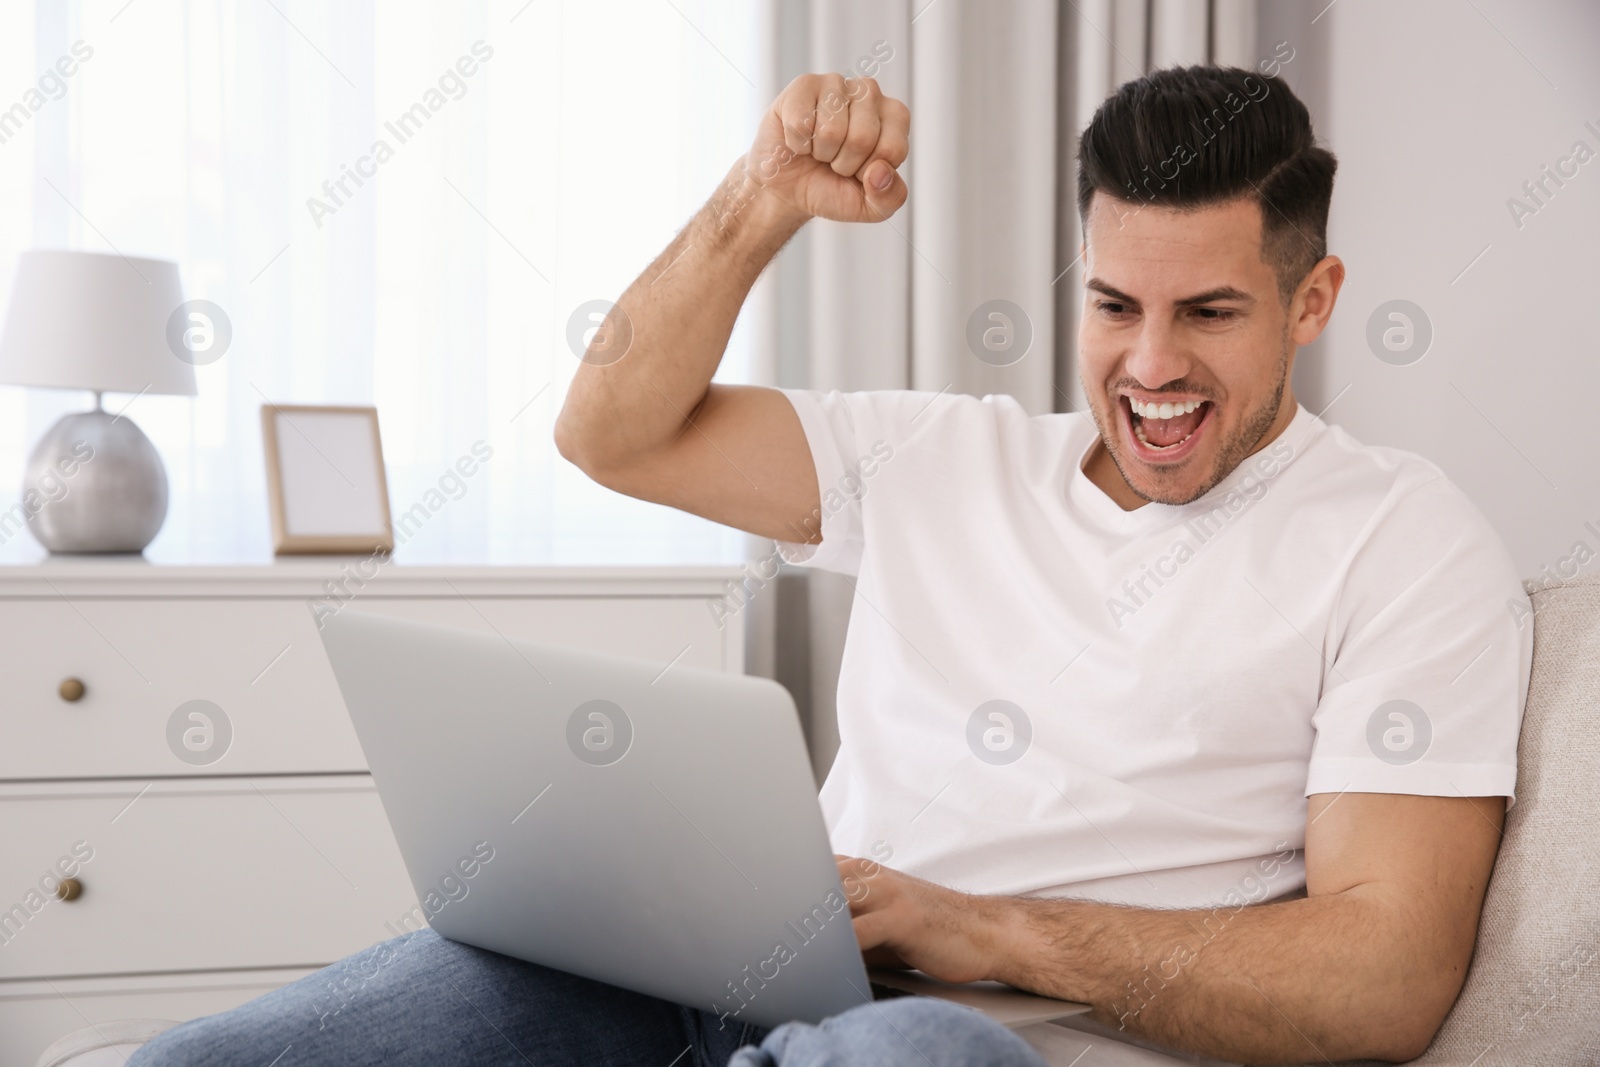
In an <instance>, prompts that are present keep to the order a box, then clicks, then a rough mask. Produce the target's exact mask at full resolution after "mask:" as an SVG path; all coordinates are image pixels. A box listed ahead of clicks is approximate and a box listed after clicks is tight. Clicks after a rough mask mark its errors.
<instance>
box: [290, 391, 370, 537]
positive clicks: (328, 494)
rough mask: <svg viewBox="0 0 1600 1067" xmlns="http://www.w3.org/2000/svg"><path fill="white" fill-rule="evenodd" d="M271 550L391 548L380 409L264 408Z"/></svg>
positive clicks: (328, 407) (299, 406) (297, 406)
mask: <svg viewBox="0 0 1600 1067" xmlns="http://www.w3.org/2000/svg"><path fill="white" fill-rule="evenodd" d="M261 435H262V442H263V445H264V447H265V451H266V458H267V499H268V503H269V505H270V509H271V512H272V550H273V551H274V552H276V553H277V554H279V555H295V554H307V555H328V554H337V553H354V552H376V551H384V552H392V551H394V525H393V523H392V522H391V520H390V515H389V484H388V479H387V478H386V477H385V475H384V467H383V440H382V438H381V437H379V435H378V409H377V408H375V407H339V406H319V405H305V404H263V405H261Z"/></svg>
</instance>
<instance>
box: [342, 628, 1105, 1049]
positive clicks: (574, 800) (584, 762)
mask: <svg viewBox="0 0 1600 1067" xmlns="http://www.w3.org/2000/svg"><path fill="white" fill-rule="evenodd" d="M321 634H322V642H323V645H324V647H325V648H326V650H327V653H328V659H329V661H330V662H331V663H332V665H333V672H334V676H335V677H336V678H337V679H338V683H339V688H340V691H341V692H342V693H343V696H344V700H345V704H346V705H347V706H348V708H349V711H350V719H351V721H352V722H353V723H354V725H355V731H356V736H357V737H358V738H359V739H360V742H361V747H362V750H363V752H364V753H365V754H366V758H367V763H368V766H369V767H370V769H371V771H372V777H373V781H374V783H375V784H376V786H377V789H378V795H379V797H381V798H382V801H383V807H384V811H385V813H386V814H387V816H388V819H389V824H390V826H391V827H392V828H393V830H394V836H395V840H396V841H397V842H398V843H399V846H400V854H401V857H402V858H403V859H404V861H405V865H406V870H407V872H408V874H409V875H410V877H411V882H412V885H413V887H414V888H415V890H416V893H417V899H418V901H419V905H420V907H421V910H422V912H423V913H424V914H425V915H426V917H427V921H428V923H429V924H430V925H431V926H432V927H433V928H434V929H435V930H436V931H438V933H440V934H441V935H443V936H445V937H448V938H450V939H452V940H455V941H460V942H464V943H466V944H469V945H476V946H478V947H480V948H485V949H490V950H492V951H495V952H499V953H503V954H505V955H508V956H514V957H517V958H518V959H523V960H528V961H530V962H533V963H539V964H543V965H545V966H547V967H553V968H556V969H559V970H562V971H566V972H568V973H571V974H576V975H582V976H584V977H587V978H593V979H597V980H599V981H602V982H607V983H610V984H612V985H616V986H620V987H622V988H625V989H631V990H635V991H637V992H640V993H646V994H649V995H651V996H656V997H660V998H662V999H665V1000H669V1001H673V1002H676V1003H679V1004H686V1005H689V1006H692V1007H698V1008H704V1009H707V1010H709V1011H710V1012H712V1013H713V1014H715V1015H716V1016H717V1017H718V1018H719V1020H720V1021H721V1022H722V1023H723V1025H733V1024H736V1023H745V1022H749V1023H754V1024H757V1025H760V1026H767V1027H771V1026H776V1025H778V1024H780V1023H784V1022H788V1021H790V1020H799V1021H804V1022H812V1023H815V1022H819V1021H820V1020H822V1019H824V1018H826V1017H827V1016H830V1015H834V1014H837V1013H839V1012H842V1011H845V1010H847V1009H849V1008H852V1007H855V1006H856V1005H858V1004H865V1003H868V1002H870V1001H872V1000H873V999H875V998H882V997H886V996H896V995H922V996H934V997H941V998H944V999H948V1000H954V1001H957V1002H959V1003H963V1004H966V1005H968V1006H969V1007H974V1008H977V1009H978V1010H980V1011H983V1012H985V1013H986V1014H988V1015H989V1016H991V1017H992V1018H994V1019H996V1020H997V1021H999V1022H1001V1023H1003V1024H1005V1025H1008V1026H1012V1027H1018V1026H1023V1025H1028V1024H1031V1023H1036V1022H1043V1021H1047V1020H1050V1019H1056V1018H1060V1017H1063V1016H1067V1015H1074V1014H1079V1013H1082V1012H1086V1011H1088V1010H1089V1009H1088V1006H1087V1005H1083V1004H1074V1003H1069V1002H1066V1001H1058V1000H1051V999H1049V998H1045V997H1037V996H1032V995H1030V994H1026V993H1022V992H1020V991H1017V990H1013V989H1011V988H1009V987H1007V986H1003V985H1000V984H998V983H993V982H988V983H975V984H972V985H964V986H956V985H949V984H946V983H943V982H937V981H935V980H933V979H932V978H929V977H927V976H925V975H920V974H918V973H916V972H903V971H890V970H882V969H875V970H874V971H873V973H872V975H871V976H870V977H869V975H868V973H867V969H866V967H865V966H864V964H863V961H862V959H861V954H860V951H859V950H858V948H857V944H856V939H855V933H854V930H853V929H852V927H851V922H850V910H849V899H850V894H852V893H853V894H855V895H857V896H859V895H860V894H861V893H862V892H870V891H871V884H870V881H869V882H865V883H857V884H854V885H852V886H849V887H847V886H845V885H843V884H841V882H840V879H839V874H838V869H837V867H836V865H835V862H834V858H833V850H832V848H831V847H830V845H829V841H828V834H827V829H826V827H825V826H824V824H823V819H822V812H821V809H820V807H819V806H818V803H817V794H816V786H815V782H814V780H813V778H812V772H811V766H810V763H809V760H808V758H807V755H806V748H805V743H804V740H803V738H802V736H801V732H800V724H799V717H798V715H797V714H796V711H795V706H794V702H793V700H792V699H791V698H790V696H789V693H788V692H787V691H786V690H785V689H784V688H783V687H782V686H780V685H778V684H777V683H775V682H772V681H768V680H766V679H762V678H752V677H746V676H741V675H736V674H727V673H720V672H715V671H706V670H698V669H694V668H691V667H686V666H683V665H681V664H676V663H674V664H661V663H654V662H647V661H641V660H635V659H626V658H623V657H619V656H612V655H605V654H601V653H597V652H592V651H588V650H584V649H577V648H567V647H563V646H559V645H553V644H543V643H538V642H533V641H521V640H511V639H509V638H506V637H504V636H500V635H498V634H494V633H477V632H472V631H467V630H460V629H452V628H448V627H442V626H436V625H430V624H424V623H419V622H412V621H409V620H403V619H395V618H389V617H385V616H379V615H373V614H367V613H362V612H358V611H355V610H352V609H345V610H343V611H341V612H339V613H338V614H337V615H334V616H331V617H326V618H325V619H324V620H323V627H322V631H321Z"/></svg>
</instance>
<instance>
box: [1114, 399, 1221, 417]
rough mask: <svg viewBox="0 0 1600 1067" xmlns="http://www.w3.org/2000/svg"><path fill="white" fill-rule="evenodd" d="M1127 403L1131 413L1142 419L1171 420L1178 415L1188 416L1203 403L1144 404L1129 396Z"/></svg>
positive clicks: (1201, 401)
mask: <svg viewBox="0 0 1600 1067" xmlns="http://www.w3.org/2000/svg"><path fill="white" fill-rule="evenodd" d="M1128 403H1129V404H1130V405H1132V407H1133V413H1134V414H1135V415H1137V416H1139V417H1140V418H1142V419H1171V418H1176V417H1177V416H1179V415H1187V414H1189V412H1191V411H1193V410H1195V409H1196V408H1198V407H1199V406H1200V405H1201V404H1203V403H1205V401H1203V400H1189V401H1186V402H1184V403H1182V404H1145V403H1141V402H1140V401H1138V400H1135V399H1133V397H1131V396H1130V397H1129V398H1128Z"/></svg>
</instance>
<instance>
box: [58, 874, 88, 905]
mask: <svg viewBox="0 0 1600 1067" xmlns="http://www.w3.org/2000/svg"><path fill="white" fill-rule="evenodd" d="M82 895H83V883H82V882H80V881H78V880H77V879H76V878H63V879H61V881H60V882H58V883H56V899H57V900H77V899H78V898H79V897H80V896H82Z"/></svg>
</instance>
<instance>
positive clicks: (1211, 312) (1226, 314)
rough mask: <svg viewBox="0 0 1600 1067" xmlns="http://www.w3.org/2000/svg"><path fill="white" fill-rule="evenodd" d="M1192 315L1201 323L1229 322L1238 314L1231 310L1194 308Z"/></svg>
mask: <svg viewBox="0 0 1600 1067" xmlns="http://www.w3.org/2000/svg"><path fill="white" fill-rule="evenodd" d="M1194 313H1195V315H1196V317H1198V318H1199V319H1200V320H1201V321H1202V322H1230V321H1232V320H1233V319H1234V318H1236V317H1237V316H1238V314H1239V313H1238V312H1237V311H1234V310H1233V309H1232V308H1195V309H1194Z"/></svg>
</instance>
